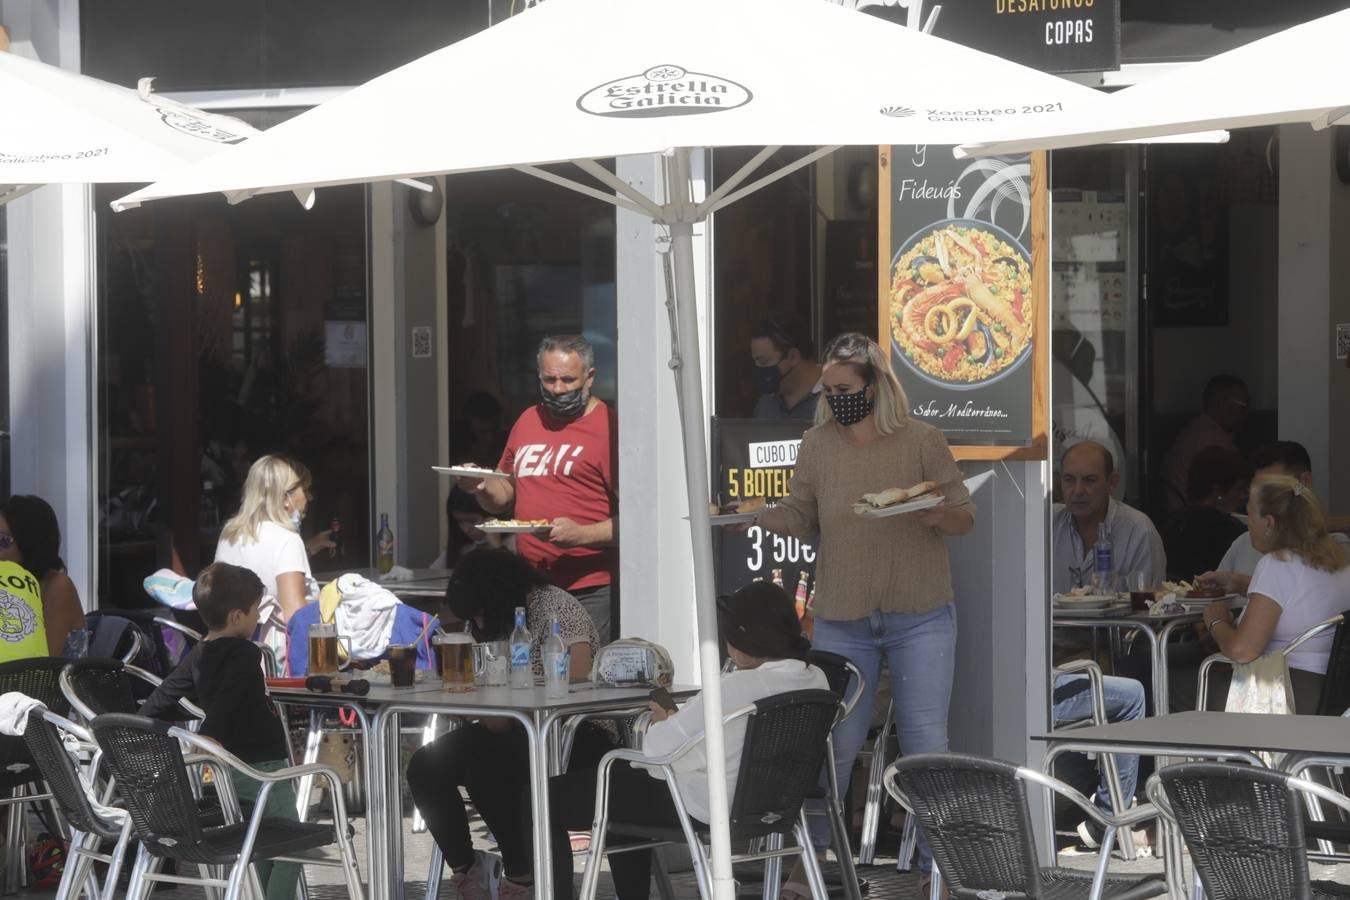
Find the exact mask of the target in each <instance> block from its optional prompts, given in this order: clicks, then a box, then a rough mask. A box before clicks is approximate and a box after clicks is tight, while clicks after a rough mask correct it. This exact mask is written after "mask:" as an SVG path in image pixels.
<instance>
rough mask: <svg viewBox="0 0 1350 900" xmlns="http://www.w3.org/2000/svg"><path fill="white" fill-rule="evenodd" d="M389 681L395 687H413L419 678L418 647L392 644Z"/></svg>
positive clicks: (389, 656) (388, 653) (389, 652)
mask: <svg viewBox="0 0 1350 900" xmlns="http://www.w3.org/2000/svg"><path fill="white" fill-rule="evenodd" d="M386 656H387V657H388V659H389V683H390V684H391V685H392V686H394V687H412V686H413V683H414V682H415V681H416V680H417V647H415V646H413V645H411V644H409V645H406V646H403V645H395V644H390V645H389V649H388V651H387V652H386Z"/></svg>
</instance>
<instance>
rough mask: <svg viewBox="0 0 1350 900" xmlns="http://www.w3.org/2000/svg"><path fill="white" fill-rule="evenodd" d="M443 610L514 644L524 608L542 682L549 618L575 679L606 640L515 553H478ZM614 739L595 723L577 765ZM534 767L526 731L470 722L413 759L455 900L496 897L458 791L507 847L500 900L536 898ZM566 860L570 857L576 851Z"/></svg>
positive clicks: (418, 798) (416, 785) (587, 729)
mask: <svg viewBox="0 0 1350 900" xmlns="http://www.w3.org/2000/svg"><path fill="white" fill-rule="evenodd" d="M445 605H446V607H447V614H446V615H443V616H442V617H441V618H442V620H443V621H447V622H453V621H454V620H455V619H458V620H460V621H463V622H468V623H470V627H471V628H472V630H473V634H474V637H475V639H477V640H479V641H498V640H507V639H508V637H509V636H510V634H511V630H512V628H513V627H514V621H515V610H516V607H518V606H523V607H524V608H525V623H526V627H527V628H529V630H530V634H531V635H532V636H533V644H532V646H531V647H530V661H531V664H532V665H533V667H534V674H535V676H536V677H538V678H542V677H543V674H544V667H543V661H542V659H541V648H542V646H543V643H544V638H546V637H547V636H548V631H549V623H550V621H551V620H552V618H553V617H554V616H557V618H558V622H559V624H560V625H561V626H562V639H563V642H564V643H566V644H568V645H569V647H570V649H571V678H572V680H574V681H576V680H579V679H584V678H586V677H587V676H589V675H590V671H591V660H592V659H593V658H594V656H595V651H596V650H598V649H599V648H600V635H599V634H598V633H597V632H596V630H595V624H594V623H593V622H592V621H591V617H590V615H588V614H587V612H586V609H585V607H583V606H582V605H581V604H580V603H578V602H577V601H576V598H574V597H573V596H572V595H571V594H569V593H567V592H566V591H564V590H562V589H561V588H558V587H554V586H553V585H551V584H549V583H548V581H546V580H545V579H544V577H543V576H542V575H541V574H540V573H539V572H538V571H537V570H536V569H535V568H534V567H533V566H531V565H530V564H529V563H528V562H526V561H525V560H523V559H521V558H520V557H519V556H516V555H515V554H514V553H512V552H511V551H509V550H504V549H492V550H478V551H476V552H474V553H470V554H468V555H467V556H464V557H463V558H462V559H461V560H460V561H459V563H458V565H456V567H455V572H454V574H453V575H452V576H451V577H450V581H449V583H448V584H447V585H446V588H445ZM446 627H447V628H452V627H453V626H452V625H447V626H446ZM615 743H616V742H615V740H614V737H613V734H612V732H610V731H607V730H606V729H604V728H602V727H600V726H599V725H595V724H592V723H584V724H582V725H581V727H579V728H578V729H577V731H576V736H575V738H574V742H573V744H572V756H571V761H572V765H574V766H583V767H586V766H589V767H592V768H593V767H594V766H595V765H596V764H597V763H598V762H599V760H600V757H602V756H604V755H605V753H607V752H608V751H609V750H612V749H613V748H614V746H615ZM528 771H529V745H528V743H527V741H526V737H525V731H524V730H523V729H522V728H521V727H520V725H519V724H517V723H516V722H514V721H512V720H510V719H495V718H492V719H480V720H478V721H477V722H471V723H468V724H466V725H464V726H462V727H460V728H457V729H455V730H454V731H451V732H449V733H448V734H445V735H442V736H441V737H439V738H437V739H436V740H435V741H434V742H432V743H431V744H428V745H427V746H425V747H423V748H422V749H420V750H418V751H417V752H416V753H414V754H413V756H412V759H411V760H409V761H408V787H409V789H410V790H411V791H412V798H413V802H414V803H416V804H417V808H418V809H419V810H421V811H422V817H423V818H424V819H426V823H427V828H428V830H430V831H431V835H432V837H434V838H435V839H436V844H437V846H439V847H440V848H441V853H442V854H443V855H444V856H445V862H446V864H447V865H449V866H450V868H451V870H452V871H453V873H454V874H453V875H452V876H451V878H450V886H451V889H452V891H453V894H452V895H451V898H452V900H456V898H463V900H487V898H488V888H487V878H486V874H487V873H486V872H485V871H484V869H483V867H482V866H481V865H480V864H479V863H478V861H477V858H476V856H475V854H474V850H473V841H472V840H471V839H470V835H469V817H468V814H467V812H466V811H465V809H464V803H463V801H461V800H460V797H459V789H460V787H465V788H467V789H468V791H469V799H471V800H472V801H473V804H474V806H475V807H477V809H478V814H479V815H481V816H482V817H483V821H484V822H486V823H487V826H488V828H490V829H491V830H492V834H493V837H495V838H496V839H497V845H498V847H499V848H500V849H501V853H502V865H503V869H504V870H505V875H506V877H505V878H504V879H503V880H502V882H501V888H500V898H501V900H513V898H520V897H526V896H529V895H530V894H531V893H532V891H533V888H532V886H531V882H532V881H533V866H532V865H531V863H530V853H531V841H530V827H529V823H528V821H527V820H525V819H523V818H522V816H521V814H520V810H521V808H522V806H523V805H527V804H528V801H529V791H530V783H529V779H528V778H527V777H526V773H527V772H528ZM567 858H568V859H569V860H570V859H571V851H570V850H569V851H568V854H567Z"/></svg>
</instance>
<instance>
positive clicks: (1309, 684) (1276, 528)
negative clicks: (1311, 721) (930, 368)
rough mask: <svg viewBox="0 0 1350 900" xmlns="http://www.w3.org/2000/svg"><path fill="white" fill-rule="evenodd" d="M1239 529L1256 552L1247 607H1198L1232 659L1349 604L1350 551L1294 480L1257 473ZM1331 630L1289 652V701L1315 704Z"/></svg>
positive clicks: (1268, 646) (1275, 643)
mask: <svg viewBox="0 0 1350 900" xmlns="http://www.w3.org/2000/svg"><path fill="white" fill-rule="evenodd" d="M1247 530H1248V531H1249V532H1250V534H1251V538H1252V546H1253V547H1255V548H1256V549H1257V550H1258V551H1260V552H1261V553H1262V554H1263V555H1262V557H1261V561H1260V562H1258V563H1257V564H1256V571H1255V572H1253V573H1252V577H1251V582H1250V584H1249V585H1248V589H1247V607H1246V609H1244V610H1243V611H1242V615H1241V616H1240V617H1239V618H1238V619H1237V620H1236V621H1234V620H1233V617H1232V609H1231V605H1230V601H1228V600H1215V601H1214V602H1213V603H1211V604H1209V605H1208V606H1207V607H1205V612H1204V622H1205V627H1206V628H1207V629H1208V631H1209V634H1210V636H1211V637H1212V638H1213V639H1214V642H1215V643H1217V644H1218V645H1219V652H1220V653H1223V654H1224V655H1225V656H1227V657H1228V658H1229V659H1231V660H1233V661H1234V662H1236V663H1249V662H1252V661H1253V660H1255V659H1257V658H1258V657H1260V656H1264V655H1265V654H1268V653H1274V652H1276V651H1278V650H1280V649H1281V648H1283V647H1284V646H1286V645H1287V644H1289V643H1290V642H1291V641H1293V640H1294V639H1295V638H1297V637H1298V636H1299V635H1301V634H1303V632H1305V631H1307V630H1308V629H1309V628H1311V627H1312V626H1314V625H1316V624H1317V623H1318V622H1321V621H1323V620H1324V619H1328V618H1330V617H1331V616H1334V615H1336V614H1337V613H1341V612H1344V611H1345V610H1346V609H1350V568H1347V566H1350V554H1347V553H1346V550H1345V548H1344V547H1343V546H1342V545H1341V544H1339V543H1338V542H1336V541H1334V540H1332V538H1331V536H1330V535H1329V534H1328V533H1327V529H1326V520H1325V518H1324V517H1323V515H1322V507H1321V506H1320V505H1319V504H1318V502H1317V498H1316V497H1314V496H1313V492H1312V490H1311V489H1310V488H1308V487H1307V486H1306V485H1305V484H1303V482H1302V481H1300V480H1299V479H1297V478H1294V477H1292V476H1290V475H1262V476H1260V477H1259V478H1257V479H1256V480H1255V481H1254V482H1252V489H1251V496H1250V497H1249V498H1248V500H1247ZM1330 652H1331V635H1330V634H1324V635H1321V636H1319V637H1316V638H1313V639H1312V640H1310V641H1308V642H1307V643H1305V644H1303V645H1301V646H1300V647H1299V648H1298V649H1297V650H1295V651H1293V652H1292V653H1290V654H1289V657H1288V663H1289V677H1290V683H1291V685H1292V686H1293V693H1294V709H1295V710H1297V711H1301V712H1305V713H1311V712H1314V711H1315V710H1316V709H1317V704H1318V702H1319V700H1320V698H1321V694H1322V682H1323V681H1325V680H1326V671H1327V662H1328V660H1329V657H1330Z"/></svg>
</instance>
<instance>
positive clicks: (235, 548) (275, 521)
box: [215, 454, 327, 621]
mask: <svg viewBox="0 0 1350 900" xmlns="http://www.w3.org/2000/svg"><path fill="white" fill-rule="evenodd" d="M309 487H310V477H309V470H308V469H306V468H305V467H304V466H302V465H300V464H299V463H297V462H294V461H292V460H289V459H286V458H285V457H283V456H277V455H275V454H269V455H267V456H262V457H259V458H258V459H257V460H255V461H254V463H253V465H251V466H249V469H248V476H247V477H246V478H245V479H244V493H243V498H242V499H241V500H240V502H239V511H238V512H236V513H235V514H234V516H233V518H231V519H230V520H229V521H227V522H226V523H225V527H224V528H222V529H221V532H220V541H219V543H217V544H216V559H215V561H216V562H225V563H230V564H231V565H236V566H243V567H244V568H246V569H250V570H252V571H253V572H254V573H255V574H256V575H257V576H258V578H260V579H261V580H262V583H263V589H264V592H265V593H266V594H267V595H269V596H272V597H275V598H276V600H277V604H278V605H279V606H280V607H281V614H282V617H283V618H284V619H286V620H287V621H289V620H290V618H291V614H292V613H294V612H295V611H296V610H297V609H299V608H300V607H302V606H304V605H305V604H306V603H308V602H310V601H311V600H316V599H318V596H319V586H318V583H317V582H315V581H314V576H313V574H312V573H311V571H310V568H309V554H310V550H309V549H307V548H306V546H305V540H304V538H302V537H301V536H300V524H301V523H302V522H303V521H304V519H305V512H306V510H308V509H309V501H310V493H309ZM315 537H316V540H319V539H327V532H324V533H321V534H320V535H316V536H315ZM315 549H318V548H317V547H316V548H315Z"/></svg>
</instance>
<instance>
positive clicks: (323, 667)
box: [306, 622, 352, 675]
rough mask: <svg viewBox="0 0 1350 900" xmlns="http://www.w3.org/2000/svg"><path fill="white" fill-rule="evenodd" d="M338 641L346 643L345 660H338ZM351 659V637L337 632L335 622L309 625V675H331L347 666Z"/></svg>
mask: <svg viewBox="0 0 1350 900" xmlns="http://www.w3.org/2000/svg"><path fill="white" fill-rule="evenodd" d="M338 641H345V642H346V644H347V662H345V663H344V662H339V661H338ZM351 659H352V639H351V638H349V637H343V636H341V635H339V634H338V633H337V623H336V622H313V623H311V624H310V626H309V668H308V669H307V670H306V671H307V672H308V674H310V675H333V674H335V673H337V672H338V671H339V670H340V669H345V668H347V666H348V665H350V664H351Z"/></svg>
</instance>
